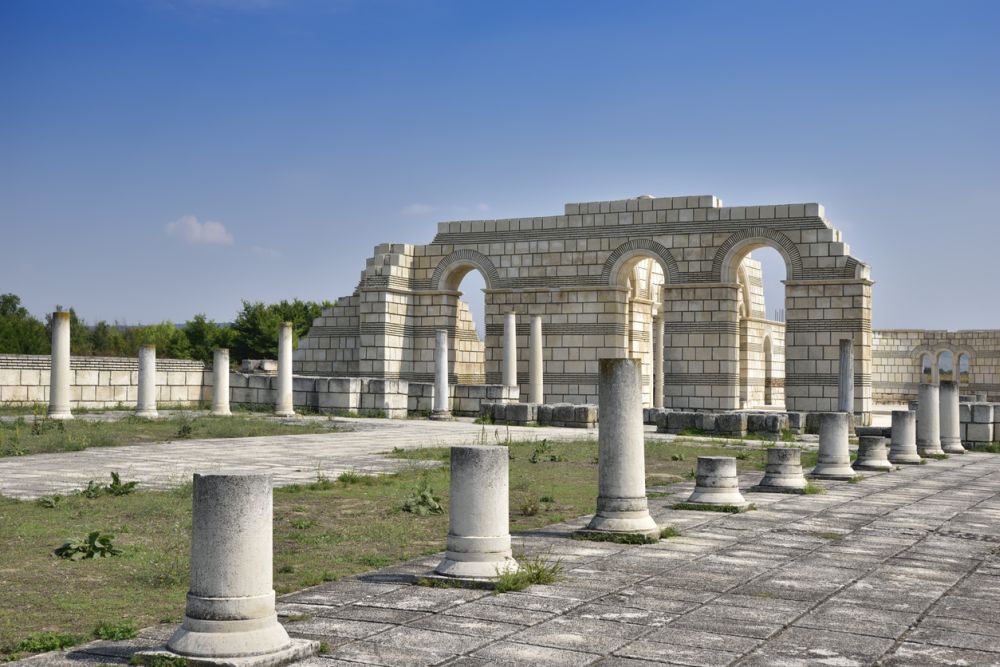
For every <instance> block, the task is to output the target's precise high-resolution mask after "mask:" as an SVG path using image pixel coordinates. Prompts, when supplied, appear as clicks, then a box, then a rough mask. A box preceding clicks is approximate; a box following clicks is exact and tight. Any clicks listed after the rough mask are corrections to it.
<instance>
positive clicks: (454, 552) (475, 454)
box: [435, 445, 518, 579]
mask: <svg viewBox="0 0 1000 667" xmlns="http://www.w3.org/2000/svg"><path fill="white" fill-rule="evenodd" d="M509 460H510V451H509V450H508V449H507V448H506V447H495V446H489V445H475V446H471V447H452V448H451V485H450V497H449V501H448V506H449V507H448V542H447V551H446V552H445V555H444V560H442V561H441V563H440V564H439V565H438V566H437V568H436V569H435V572H437V573H438V574H441V575H444V576H446V577H461V578H470V579H486V578H492V577H496V576H498V575H499V574H502V573H504V572H512V571H515V570H517V567H518V565H517V561H515V560H514V558H513V555H512V554H511V549H510V518H509V503H510V500H509V498H510V493H509V486H508V485H509V481H508V466H509V465H510V464H509Z"/></svg>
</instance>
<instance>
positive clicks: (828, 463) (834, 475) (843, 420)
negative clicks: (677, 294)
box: [809, 412, 854, 479]
mask: <svg viewBox="0 0 1000 667" xmlns="http://www.w3.org/2000/svg"><path fill="white" fill-rule="evenodd" d="M849 428H850V419H849V417H848V415H847V413H846V412H821V413H820V414H819V459H818V460H817V462H816V467H815V468H813V469H812V472H810V473H809V476H810V477H819V478H821V479H851V478H852V477H854V469H853V468H851V452H850V448H849V445H848V442H847V432H848V430H849Z"/></svg>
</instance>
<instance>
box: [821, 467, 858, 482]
mask: <svg viewBox="0 0 1000 667" xmlns="http://www.w3.org/2000/svg"><path fill="white" fill-rule="evenodd" d="M856 474H857V473H855V472H854V468H852V467H851V466H850V464H849V463H819V464H817V465H816V467H815V468H813V469H812V472H810V473H809V477H814V478H816V479H839V480H848V479H854V475H856Z"/></svg>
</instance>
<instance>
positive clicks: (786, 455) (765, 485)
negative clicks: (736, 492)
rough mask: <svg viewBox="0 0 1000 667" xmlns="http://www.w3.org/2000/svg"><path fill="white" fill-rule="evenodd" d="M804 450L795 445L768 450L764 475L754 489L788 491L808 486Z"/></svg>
mask: <svg viewBox="0 0 1000 667" xmlns="http://www.w3.org/2000/svg"><path fill="white" fill-rule="evenodd" d="M801 461H802V452H801V451H800V450H799V449H797V448H795V447H772V448H771V449H768V450H767V463H766V466H765V468H764V477H763V478H762V479H761V480H760V483H759V484H758V485H757V486H755V487H754V488H753V489H751V490H752V491H764V492H770V493H774V492H779V493H781V492H788V491H801V490H802V489H804V488H805V487H806V478H805V475H803V474H802V462H801Z"/></svg>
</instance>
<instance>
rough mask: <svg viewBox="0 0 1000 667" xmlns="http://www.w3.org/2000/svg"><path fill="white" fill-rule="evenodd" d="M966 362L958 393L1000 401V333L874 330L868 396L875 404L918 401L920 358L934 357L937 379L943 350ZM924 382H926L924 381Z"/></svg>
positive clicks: (955, 364)
mask: <svg viewBox="0 0 1000 667" xmlns="http://www.w3.org/2000/svg"><path fill="white" fill-rule="evenodd" d="M945 351H948V352H951V353H952V365H953V367H955V368H957V367H958V364H959V357H961V356H963V355H965V356H967V358H968V373H966V374H963V376H962V378H961V389H962V393H965V394H973V393H979V392H985V393H986V394H987V395H988V398H989V400H992V401H996V400H1000V330H989V329H977V330H962V331H944V330H925V329H876V330H875V331H873V332H872V398H873V399H874V400H875V402H876V403H904V402H906V401H908V400H911V399H914V398H916V397H917V387H918V386H919V384H920V382H921V375H922V364H921V357H922V356H923V355H925V354H929V355H931V357H932V364H931V366H932V370H933V376H934V380H935V381H936V379H937V376H938V372H937V368H936V367H937V361H938V357H939V356H940V355H941V353H942V352H945ZM924 381H927V380H924Z"/></svg>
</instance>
